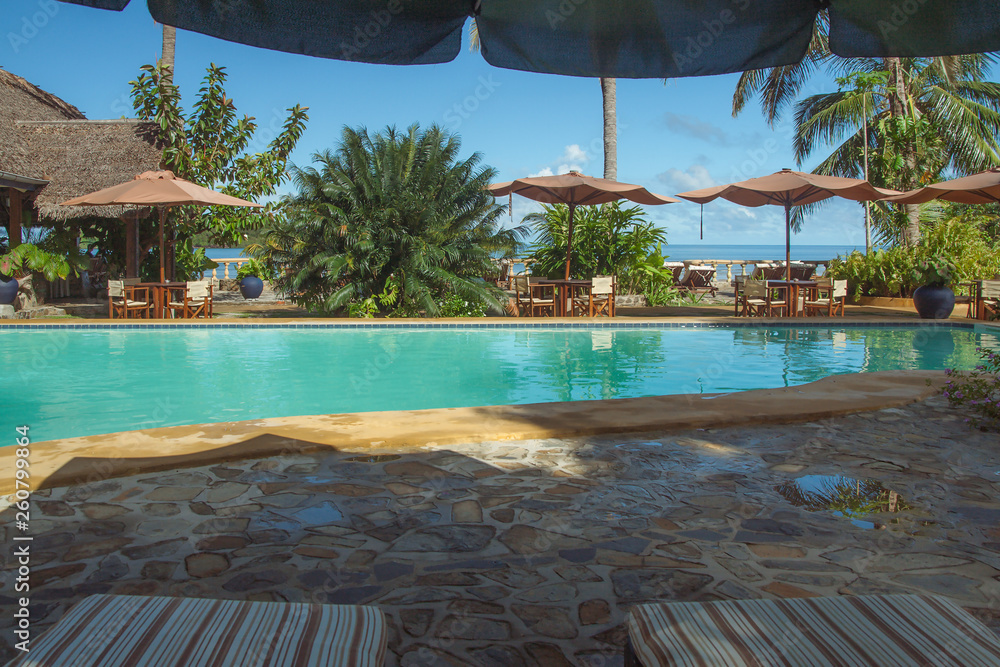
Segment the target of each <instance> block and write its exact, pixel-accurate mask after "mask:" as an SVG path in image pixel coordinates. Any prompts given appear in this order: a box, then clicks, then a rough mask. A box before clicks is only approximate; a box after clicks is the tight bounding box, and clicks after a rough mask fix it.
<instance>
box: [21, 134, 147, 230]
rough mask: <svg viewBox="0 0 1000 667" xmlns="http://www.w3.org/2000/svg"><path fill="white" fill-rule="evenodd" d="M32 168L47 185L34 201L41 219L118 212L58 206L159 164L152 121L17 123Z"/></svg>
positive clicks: (115, 212)
mask: <svg viewBox="0 0 1000 667" xmlns="http://www.w3.org/2000/svg"><path fill="white" fill-rule="evenodd" d="M16 125H17V128H18V131H19V134H20V135H21V138H22V141H23V143H24V144H25V146H26V147H27V149H28V151H29V152H30V154H31V156H32V158H33V161H34V166H35V169H36V173H38V174H40V177H41V178H44V179H45V180H47V181H49V184H48V185H47V186H46V187H45V188H44V189H43V190H42V191H41V193H40V194H39V195H38V198H37V199H36V200H35V206H36V207H37V208H38V210H39V213H40V214H41V217H42V218H43V219H48V220H66V219H69V218H80V217H99V218H111V217H118V216H119V215H121V213H122V211H123V210H124V209H123V207H121V206H94V207H78V206H59V202H62V201H66V200H67V199H71V198H72V197H78V196H80V195H85V194H87V193H89V192H94V191H95V190H102V189H104V188H109V187H111V186H112V185H117V184H119V183H123V182H125V181H127V180H130V179H131V178H132V177H133V176H135V175H136V174H140V173H142V172H144V171H151V170H154V169H159V168H160V160H161V158H162V151H161V150H160V148H158V147H157V146H156V126H155V124H153V123H146V122H142V121H137V120H74V121H55V122H52V121H43V122H24V121H21V122H18V123H17V124H16Z"/></svg>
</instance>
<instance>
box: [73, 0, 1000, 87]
mask: <svg viewBox="0 0 1000 667" xmlns="http://www.w3.org/2000/svg"><path fill="white" fill-rule="evenodd" d="M63 1H64V2H72V3H74V4H78V5H87V6H90V7H98V8H101V9H112V10H121V9H123V8H124V7H125V6H126V5H127V4H128V2H129V0H63ZM147 4H148V6H149V11H150V13H151V14H152V15H153V18H154V19H156V20H157V21H159V22H161V23H166V24H168V25H173V26H176V27H178V28H182V29H185V30H192V31H194V32H200V33H204V34H206V35H212V36H214V37H219V38H221V39H225V40H229V41H233V42H239V43H242V44H249V45H252V46H259V47H262V48H266V49H273V50H276V51H286V52H289V53H301V54H305V55H310V56H318V57H322V58H336V59H339V60H351V61H359V62H366V63H382V64H392V65H419V64H429V63H442V62H448V61H450V60H453V59H454V58H455V57H456V56H457V55H458V53H459V51H460V49H461V43H462V32H463V27H464V25H465V23H466V21H467V20H468V19H469V18H470V17H475V19H476V23H477V26H478V30H479V38H480V43H481V47H482V53H483V56H484V57H485V58H486V60H487V61H488V62H489V63H491V64H493V65H495V66H497V67H504V68H507V69H515V70H525V71H529V72H547V73H552V74H567V75H572V76H588V77H598V76H601V77H616V78H672V77H680V76H702V75H707V74H725V73H728V72H740V71H745V70H749V69H759V68H764V67H777V66H781V65H789V64H792V63H796V62H799V61H800V60H801V59H802V57H803V55H804V54H805V52H806V49H807V48H808V46H809V41H810V38H811V37H812V32H813V26H814V25H815V22H816V17H817V14H818V13H819V12H820V11H821V10H824V9H826V10H828V11H829V15H830V49H831V50H832V51H833V52H834V53H835V54H837V55H839V56H845V57H855V56H872V57H885V56H900V57H917V56H937V55H957V54H962V53H980V52H989V51H1000V2H997V0H222V1H212V0H147Z"/></svg>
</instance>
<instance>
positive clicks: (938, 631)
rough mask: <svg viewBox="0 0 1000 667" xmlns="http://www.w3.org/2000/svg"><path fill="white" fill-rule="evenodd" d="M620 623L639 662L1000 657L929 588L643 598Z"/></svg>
mask: <svg viewBox="0 0 1000 667" xmlns="http://www.w3.org/2000/svg"><path fill="white" fill-rule="evenodd" d="M628 632H629V639H630V641H631V644H632V650H633V651H634V653H635V656H636V657H637V658H638V659H639V661H640V663H641V664H642V665H644V666H645V667H654V666H658V665H685V666H691V667H695V666H698V667H714V666H716V665H718V666H719V667H722V666H723V665H724V666H725V667H742V666H744V665H746V666H750V665H753V666H755V667H765V666H766V667H770V666H772V665H775V666H777V665H782V666H789V667H790V666H793V665H794V666H796V667H797V666H799V665H810V666H814V667H821V666H827V665H837V666H840V665H844V666H846V665H851V666H852V667H868V666H870V665H874V666H878V667H888V666H890V665H892V666H903V665H921V666H923V665H926V666H931V665H933V666H934V667H947V666H951V667H972V666H979V667H986V666H1000V637H998V636H997V635H995V634H994V633H993V632H992V631H990V630H989V628H987V627H986V626H984V625H983V624H982V623H980V622H979V621H977V620H976V619H975V618H973V617H972V616H970V615H969V614H968V613H967V612H965V611H964V610H962V609H960V608H959V607H957V606H956V605H955V604H953V603H952V602H950V601H948V600H946V599H944V598H940V597H936V596H918V595H873V596H865V597H846V596H845V597H830V598H801V599H790V600H736V601H725V602H702V603H699V602H673V603H664V604H647V605H639V606H637V607H635V608H633V609H632V612H631V614H630V615H629V620H628ZM626 664H627V663H626Z"/></svg>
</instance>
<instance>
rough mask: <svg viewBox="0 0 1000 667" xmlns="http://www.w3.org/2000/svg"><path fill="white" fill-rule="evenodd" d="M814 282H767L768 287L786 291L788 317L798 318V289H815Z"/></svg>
mask: <svg viewBox="0 0 1000 667" xmlns="http://www.w3.org/2000/svg"><path fill="white" fill-rule="evenodd" d="M817 285H819V282H817V281H815V280H768V281H767V286H768V287H779V288H783V289H785V290H787V293H786V294H785V298H786V299H787V301H788V316H789V317H799V289H801V288H809V287H816V286H817Z"/></svg>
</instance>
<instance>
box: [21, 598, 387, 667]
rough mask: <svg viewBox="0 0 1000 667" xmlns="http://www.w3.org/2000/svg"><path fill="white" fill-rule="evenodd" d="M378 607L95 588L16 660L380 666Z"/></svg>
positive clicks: (78, 666)
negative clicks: (97, 592) (105, 592)
mask: <svg viewBox="0 0 1000 667" xmlns="http://www.w3.org/2000/svg"><path fill="white" fill-rule="evenodd" d="M386 641H387V631H386V625H385V618H384V617H383V615H382V612H381V611H379V610H378V609H376V608H374V607H357V606H341V605H327V604H303V603H293V602H242V601H233V600H207V599H196V598H171V597H155V596H154V597H141V596H131V595H92V596H90V597H88V598H86V599H84V600H83V601H82V602H79V603H77V604H76V605H74V606H73V608H72V609H70V610H69V612H68V613H67V614H66V615H65V616H63V617H62V618H61V619H59V621H58V622H57V623H56V624H55V625H53V626H52V627H51V628H49V630H48V631H47V632H46V633H44V634H43V635H41V636H40V637H39V638H38V639H37V640H35V641H34V642H33V643H32V645H31V647H30V652H28V653H25V654H24V655H23V656H21V657H20V658H18V659H16V660H15V661H14V662H12V663H10V664H9V665H8V667H14V666H17V667H27V666H28V665H30V666H31V667H48V666H52V667H55V666H57V665H59V666H63V665H73V667H125V666H126V665H128V666H149V667H230V666H232V665H259V666H261V667H263V666H265V665H268V666H271V667H305V666H310V667H311V666H313V665H316V666H317V667H318V666H319V665H323V666H324V667H328V666H333V665H336V666H338V667H379V666H381V665H382V663H383V662H384V660H385V650H386Z"/></svg>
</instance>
